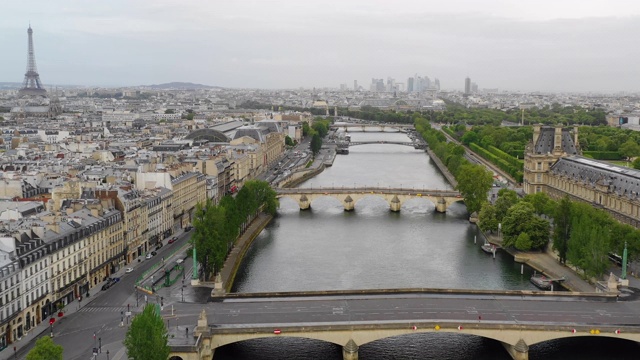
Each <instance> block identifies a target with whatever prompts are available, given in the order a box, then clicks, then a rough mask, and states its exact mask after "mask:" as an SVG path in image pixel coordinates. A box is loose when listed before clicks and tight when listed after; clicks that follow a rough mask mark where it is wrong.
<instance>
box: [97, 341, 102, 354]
mask: <svg viewBox="0 0 640 360" xmlns="http://www.w3.org/2000/svg"><path fill="white" fill-rule="evenodd" d="M98 350H99V351H100V353H102V338H101V337H99V338H98Z"/></svg>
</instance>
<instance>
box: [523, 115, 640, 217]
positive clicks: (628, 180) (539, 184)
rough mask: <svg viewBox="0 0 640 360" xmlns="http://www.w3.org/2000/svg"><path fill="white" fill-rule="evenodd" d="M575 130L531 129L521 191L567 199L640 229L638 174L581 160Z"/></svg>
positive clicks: (558, 128)
mask: <svg viewBox="0 0 640 360" xmlns="http://www.w3.org/2000/svg"><path fill="white" fill-rule="evenodd" d="M580 153H581V152H580V148H579V145H578V130H577V128H575V129H573V130H570V129H563V128H562V127H560V126H557V127H555V128H551V127H541V126H534V133H533V141H532V142H530V143H529V145H528V146H527V148H526V152H525V162H524V174H523V189H524V191H525V193H527V194H534V193H537V192H544V193H547V194H549V196H550V197H552V198H554V199H559V198H562V197H564V196H569V197H570V198H571V199H572V200H574V201H582V202H588V203H590V204H592V205H593V206H594V207H596V208H601V209H603V210H605V211H607V212H609V214H611V215H612V217H614V218H615V219H617V220H618V221H620V222H622V223H625V224H629V225H632V226H635V227H640V171H639V170H635V169H629V168H626V167H620V166H616V165H612V164H609V163H604V162H599V161H595V160H592V159H587V158H584V157H582V156H580Z"/></svg>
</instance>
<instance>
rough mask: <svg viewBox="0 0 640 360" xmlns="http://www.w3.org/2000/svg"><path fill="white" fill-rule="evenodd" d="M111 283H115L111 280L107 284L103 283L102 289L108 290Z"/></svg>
mask: <svg viewBox="0 0 640 360" xmlns="http://www.w3.org/2000/svg"><path fill="white" fill-rule="evenodd" d="M111 285H113V283H112V282H111V281H107V283H106V284H104V285H102V290H107V289H108V288H110V287H111Z"/></svg>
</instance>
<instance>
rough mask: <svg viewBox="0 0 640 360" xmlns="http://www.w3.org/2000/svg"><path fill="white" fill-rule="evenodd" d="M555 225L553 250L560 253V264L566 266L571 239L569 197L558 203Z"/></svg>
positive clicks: (554, 218) (554, 217) (554, 219)
mask: <svg viewBox="0 0 640 360" xmlns="http://www.w3.org/2000/svg"><path fill="white" fill-rule="evenodd" d="M553 225H554V226H553V249H554V250H556V251H557V252H558V256H559V258H560V259H559V260H560V263H562V264H565V263H566V262H567V250H568V249H569V239H570V238H571V200H569V197H568V196H565V197H563V198H562V199H560V201H559V202H558V207H557V208H556V210H555V213H554V215H553Z"/></svg>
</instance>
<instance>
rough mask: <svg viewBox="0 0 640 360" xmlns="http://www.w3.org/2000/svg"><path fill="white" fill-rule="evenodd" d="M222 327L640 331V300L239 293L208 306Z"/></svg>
mask: <svg viewBox="0 0 640 360" xmlns="http://www.w3.org/2000/svg"><path fill="white" fill-rule="evenodd" d="M207 310H208V314H209V317H210V318H215V325H216V326H217V327H220V328H234V327H248V326H251V325H253V326H256V327H262V326H266V327H286V326H288V325H289V326H298V325H305V326H309V325H312V324H323V325H324V324H356V323H359V324H370V323H373V324H376V323H385V322H407V323H409V322H413V321H454V322H455V321H459V322H461V323H465V322H474V323H477V322H478V321H479V319H480V318H481V319H482V320H481V321H483V322H489V323H500V324H545V325H549V326H553V325H571V326H580V325H585V326H587V325H588V326H594V325H601V326H627V327H637V331H639V332H640V307H639V306H638V302H637V301H629V302H625V301H619V302H618V301H615V299H611V300H590V299H587V298H575V297H550V296H544V297H535V298H534V297H530V296H522V295H514V296H511V295H454V294H431V295H430V294H411V295H407V294H405V295H372V296H369V297H367V298H363V297H362V296H359V295H354V296H329V297H313V298H306V299H300V298H297V299H292V298H288V299H277V298H270V299H256V298H253V299H237V300H226V301H224V302H222V303H219V304H210V305H209V306H208V309H207Z"/></svg>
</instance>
